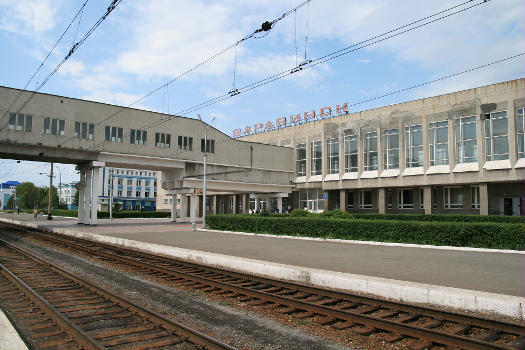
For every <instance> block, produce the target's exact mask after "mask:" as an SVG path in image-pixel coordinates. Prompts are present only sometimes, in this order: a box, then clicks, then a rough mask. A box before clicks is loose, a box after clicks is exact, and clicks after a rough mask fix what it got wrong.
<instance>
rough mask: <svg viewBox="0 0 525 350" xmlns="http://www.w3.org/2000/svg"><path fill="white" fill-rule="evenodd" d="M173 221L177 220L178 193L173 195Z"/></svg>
mask: <svg viewBox="0 0 525 350" xmlns="http://www.w3.org/2000/svg"><path fill="white" fill-rule="evenodd" d="M171 198H172V199H171V221H172V222H176V221H177V195H172V196H171Z"/></svg>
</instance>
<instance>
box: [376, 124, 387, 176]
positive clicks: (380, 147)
mask: <svg viewBox="0 0 525 350" xmlns="http://www.w3.org/2000/svg"><path fill="white" fill-rule="evenodd" d="M376 132H377V171H378V174H379V175H381V172H382V171H383V169H384V167H385V165H384V164H383V134H382V131H381V125H378V126H377V129H376Z"/></svg>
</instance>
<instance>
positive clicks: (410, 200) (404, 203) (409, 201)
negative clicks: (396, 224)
mask: <svg viewBox="0 0 525 350" xmlns="http://www.w3.org/2000/svg"><path fill="white" fill-rule="evenodd" d="M397 207H398V208H399V209H412V208H414V190H413V189H411V188H410V189H399V190H398V192H397Z"/></svg>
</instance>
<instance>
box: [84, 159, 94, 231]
mask: <svg viewBox="0 0 525 350" xmlns="http://www.w3.org/2000/svg"><path fill="white" fill-rule="evenodd" d="M92 180H93V169H88V170H86V191H85V192H84V205H85V207H84V224H89V223H90V222H91V189H92V187H91V181H92Z"/></svg>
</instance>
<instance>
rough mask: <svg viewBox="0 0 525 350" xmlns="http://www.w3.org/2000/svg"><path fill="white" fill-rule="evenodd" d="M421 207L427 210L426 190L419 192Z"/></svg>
mask: <svg viewBox="0 0 525 350" xmlns="http://www.w3.org/2000/svg"><path fill="white" fill-rule="evenodd" d="M419 207H420V208H421V209H425V190H424V189H423V188H421V189H420V190H419Z"/></svg>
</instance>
